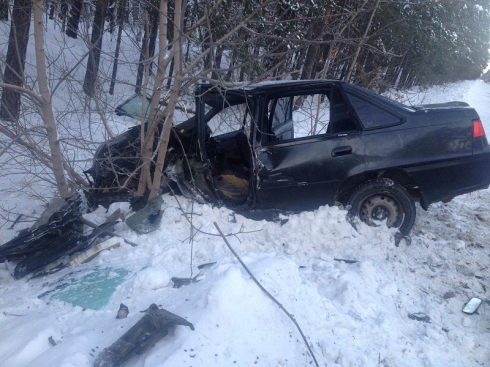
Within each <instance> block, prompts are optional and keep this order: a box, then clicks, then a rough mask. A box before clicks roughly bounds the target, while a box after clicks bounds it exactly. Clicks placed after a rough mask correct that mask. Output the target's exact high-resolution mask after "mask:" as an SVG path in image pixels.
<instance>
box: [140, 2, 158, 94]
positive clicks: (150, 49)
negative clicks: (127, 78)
mask: <svg viewBox="0 0 490 367" xmlns="http://www.w3.org/2000/svg"><path fill="white" fill-rule="evenodd" d="M157 5H158V3H157V4H155V1H152V2H151V3H150V5H149V6H150V9H149V11H148V15H149V16H148V18H149V24H148V26H147V27H145V35H144V37H143V41H142V45H141V53H140V61H139V64H138V74H137V76H136V88H135V93H141V84H142V83H143V74H144V71H145V65H146V63H147V62H149V59H151V58H152V57H153V56H154V55H155V46H156V38H157V34H158V22H159V13H158V6H157ZM150 70H151V64H150Z"/></svg>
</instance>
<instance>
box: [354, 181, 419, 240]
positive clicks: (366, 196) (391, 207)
mask: <svg viewBox="0 0 490 367" xmlns="http://www.w3.org/2000/svg"><path fill="white" fill-rule="evenodd" d="M347 205H348V207H350V209H349V214H350V215H351V216H357V217H359V218H360V219H361V220H362V221H363V222H365V223H367V224H368V225H370V226H378V225H379V223H381V222H383V221H386V225H387V226H388V227H394V228H397V229H398V231H399V232H400V233H401V234H403V235H407V234H408V233H409V232H410V230H411V229H412V227H413V224H414V222H415V216H416V209H415V203H414V201H413V200H412V198H411V197H410V195H409V193H408V192H407V190H405V188H404V187H403V186H401V185H399V184H397V183H396V182H393V181H392V180H390V179H377V180H372V181H367V182H365V183H364V184H362V185H360V186H358V187H357V188H356V189H355V190H354V191H353V193H352V195H351V196H350V198H349V200H348V202H347Z"/></svg>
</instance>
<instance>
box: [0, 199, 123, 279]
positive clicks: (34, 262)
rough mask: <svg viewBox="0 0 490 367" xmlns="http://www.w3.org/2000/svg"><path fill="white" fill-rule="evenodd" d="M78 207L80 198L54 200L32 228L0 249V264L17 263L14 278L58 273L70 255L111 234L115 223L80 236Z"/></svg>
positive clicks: (80, 218) (70, 258)
mask: <svg viewBox="0 0 490 367" xmlns="http://www.w3.org/2000/svg"><path fill="white" fill-rule="evenodd" d="M80 204H81V200H80V198H73V199H71V200H67V201H64V202H60V201H56V202H55V205H53V206H50V207H48V209H47V210H46V211H45V213H43V215H41V218H40V220H38V222H36V223H35V224H34V226H32V227H31V228H30V229H27V230H24V231H21V232H20V234H19V235H18V236H17V237H16V238H14V239H12V240H11V241H9V242H7V243H5V244H3V245H2V246H0V262H4V261H6V260H8V261H14V262H17V265H16V267H15V269H14V278H15V279H20V278H23V277H25V276H27V275H32V277H37V276H43V275H46V274H50V273H53V272H56V271H58V270H61V269H63V268H65V267H67V266H68V265H69V263H70V261H71V260H72V259H73V257H74V256H77V254H80V253H81V252H83V251H86V250H87V249H89V248H90V247H91V246H93V245H94V244H95V243H96V240H97V239H99V238H102V237H105V236H107V235H108V232H111V231H112V229H113V228H114V225H115V224H116V223H115V222H114V223H104V224H102V225H101V226H99V227H97V228H96V229H94V231H92V233H90V234H89V235H84V232H83V228H84V222H83V218H82V214H81V210H80Z"/></svg>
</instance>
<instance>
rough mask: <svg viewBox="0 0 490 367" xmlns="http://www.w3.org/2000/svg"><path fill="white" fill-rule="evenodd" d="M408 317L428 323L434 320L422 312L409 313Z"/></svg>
mask: <svg viewBox="0 0 490 367" xmlns="http://www.w3.org/2000/svg"><path fill="white" fill-rule="evenodd" d="M408 318H409V319H412V320H415V321H421V322H427V323H430V322H432V320H431V318H430V317H429V316H427V315H426V314H425V313H422V312H417V313H409V314H408Z"/></svg>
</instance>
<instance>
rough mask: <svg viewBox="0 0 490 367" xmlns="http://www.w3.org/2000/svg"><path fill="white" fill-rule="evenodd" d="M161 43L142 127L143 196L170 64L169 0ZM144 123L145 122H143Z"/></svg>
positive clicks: (140, 189)
mask: <svg viewBox="0 0 490 367" xmlns="http://www.w3.org/2000/svg"><path fill="white" fill-rule="evenodd" d="M159 32H160V34H159V44H158V67H157V72H156V75H155V84H154V85H153V93H152V96H151V101H150V114H149V116H148V124H147V127H146V129H145V126H144V125H143V126H142V127H141V130H142V132H144V131H145V130H146V133H145V134H142V139H141V160H142V167H141V174H140V180H139V183H138V191H137V192H136V196H140V197H141V196H143V195H144V193H145V192H146V191H147V190H151V163H152V157H153V156H154V151H153V148H154V146H153V143H154V141H155V132H156V131H157V127H158V123H159V117H160V116H158V106H159V101H160V91H161V87H162V84H163V81H164V79H165V69H166V66H167V65H168V62H167V61H168V60H165V56H166V48H167V1H166V0H161V2H160V7H159ZM142 123H143V124H144V122H142Z"/></svg>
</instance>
